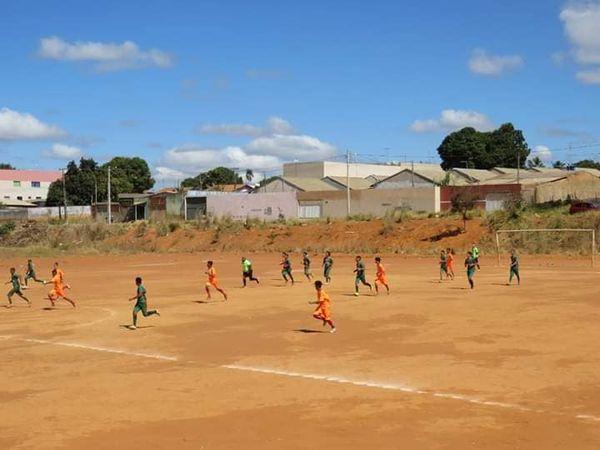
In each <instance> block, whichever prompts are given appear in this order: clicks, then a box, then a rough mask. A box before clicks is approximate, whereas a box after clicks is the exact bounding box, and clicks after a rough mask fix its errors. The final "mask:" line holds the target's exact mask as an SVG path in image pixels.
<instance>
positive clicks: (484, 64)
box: [469, 49, 523, 77]
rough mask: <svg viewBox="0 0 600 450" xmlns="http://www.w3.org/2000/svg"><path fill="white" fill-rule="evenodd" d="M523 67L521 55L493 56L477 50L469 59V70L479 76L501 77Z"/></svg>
mask: <svg viewBox="0 0 600 450" xmlns="http://www.w3.org/2000/svg"><path fill="white" fill-rule="evenodd" d="M522 65H523V58H522V57H521V56H519V55H491V54H489V53H487V52H486V51H485V50H483V49H475V50H473V52H472V53H471V58H470V59H469V69H470V70H471V72H473V73H475V74H477V75H484V76H493V77H495V76H499V75H502V74H503V73H505V72H510V71H513V70H516V69H518V68H519V67H521V66H522Z"/></svg>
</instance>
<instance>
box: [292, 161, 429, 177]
mask: <svg viewBox="0 0 600 450" xmlns="http://www.w3.org/2000/svg"><path fill="white" fill-rule="evenodd" d="M415 165H416V164H415ZM409 166H410V165H409ZM438 167H439V166H438ZM404 168H405V166H391V165H386V164H362V163H350V174H349V175H350V177H352V178H367V177H369V176H371V175H375V176H382V177H389V176H390V175H394V174H395V173H398V172H400V171H401V170H402V169H404ZM347 170H348V166H347V165H346V163H345V162H335V161H314V162H303V163H287V164H284V165H283V176H284V177H290V178H318V179H323V178H326V177H345V176H346V175H347Z"/></svg>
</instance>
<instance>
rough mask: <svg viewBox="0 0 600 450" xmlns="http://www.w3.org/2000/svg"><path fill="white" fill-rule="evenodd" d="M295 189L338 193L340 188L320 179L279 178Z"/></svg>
mask: <svg viewBox="0 0 600 450" xmlns="http://www.w3.org/2000/svg"><path fill="white" fill-rule="evenodd" d="M278 179H280V180H281V179H282V180H283V181H285V182H286V183H288V184H290V185H292V186H294V187H295V188H297V189H299V190H301V191H305V192H310V191H337V190H339V188H336V187H335V186H333V184H332V183H327V182H326V181H323V180H321V179H319V178H300V177H278Z"/></svg>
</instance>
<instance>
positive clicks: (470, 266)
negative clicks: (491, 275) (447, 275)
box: [465, 252, 478, 289]
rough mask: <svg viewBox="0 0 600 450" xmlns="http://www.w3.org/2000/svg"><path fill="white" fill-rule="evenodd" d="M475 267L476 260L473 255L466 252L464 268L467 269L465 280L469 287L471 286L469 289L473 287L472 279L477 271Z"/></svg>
mask: <svg viewBox="0 0 600 450" xmlns="http://www.w3.org/2000/svg"><path fill="white" fill-rule="evenodd" d="M477 267H478V264H477V260H476V259H475V258H474V257H473V253H472V252H468V253H467V258H466V259H465V268H466V269H467V279H468V280H469V286H471V289H473V288H474V287H475V283H474V282H473V277H474V276H475V270H477Z"/></svg>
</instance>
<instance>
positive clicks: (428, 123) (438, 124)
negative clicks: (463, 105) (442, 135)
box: [410, 109, 494, 133]
mask: <svg viewBox="0 0 600 450" xmlns="http://www.w3.org/2000/svg"><path fill="white" fill-rule="evenodd" d="M465 127H473V128H475V129H476V130H479V131H489V130H491V129H493V128H494V125H493V124H492V122H491V121H490V119H489V118H488V117H487V116H486V115H485V114H483V113H480V112H477V111H467V110H459V109H445V110H443V111H442V114H441V116H440V118H439V119H427V120H415V121H414V122H413V123H412V124H411V125H410V129H411V130H412V131H414V132H415V133H431V132H437V131H455V130H460V129H461V128H465Z"/></svg>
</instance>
